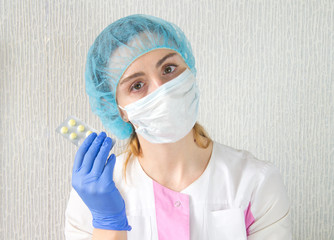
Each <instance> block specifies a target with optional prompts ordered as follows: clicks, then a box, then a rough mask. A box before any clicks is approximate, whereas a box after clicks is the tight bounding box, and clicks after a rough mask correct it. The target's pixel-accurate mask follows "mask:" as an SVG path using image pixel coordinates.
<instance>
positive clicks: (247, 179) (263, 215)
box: [65, 142, 292, 240]
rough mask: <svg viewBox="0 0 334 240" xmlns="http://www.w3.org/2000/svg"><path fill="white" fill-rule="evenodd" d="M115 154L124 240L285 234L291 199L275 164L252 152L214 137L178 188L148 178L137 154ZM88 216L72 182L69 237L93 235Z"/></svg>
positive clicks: (278, 238) (254, 239)
mask: <svg viewBox="0 0 334 240" xmlns="http://www.w3.org/2000/svg"><path fill="white" fill-rule="evenodd" d="M124 161H125V158H124V155H121V156H119V157H117V161H116V164H115V168H114V181H115V184H116V186H117V188H118V190H119V191H120V193H121V194H122V196H123V198H124V201H125V205H126V213H127V217H128V221H129V224H130V225H131V227H132V230H131V231H128V233H127V239H128V240H137V239H138V240H139V239H140V240H146V239H154V240H171V239H173V240H181V239H182V240H206V239H210V240H218V239H221V240H242V239H251V240H262V239H263V240H264V239H273V240H283V239H284V240H288V239H292V234H291V219H290V204H289V200H288V197H287V193H286V189H285V186H284V184H283V180H282V177H281V175H280V173H279V170H278V169H277V168H276V167H275V166H274V165H273V164H272V163H270V162H268V161H262V160H258V159H256V158H255V157H254V156H253V155H252V154H251V153H249V152H247V151H243V150H238V149H234V148H231V147H228V146H225V145H222V144H219V143H217V142H214V145H213V152H212V154H211V158H210V161H209V163H208V165H207V168H206V169H205V171H204V172H203V173H202V175H201V176H200V177H199V178H198V179H197V180H195V181H194V182H193V183H192V184H190V185H189V186H188V187H186V188H185V189H184V190H182V191H181V192H176V191H173V190H171V189H168V188H166V187H164V186H162V185H161V184H159V183H158V182H156V181H154V180H153V179H151V178H150V177H149V176H148V175H147V174H146V173H145V172H144V170H143V169H142V167H141V165H140V164H139V162H138V160H137V159H133V161H131V162H129V164H128V167H127V181H125V179H124V178H123V175H122V172H123V171H122V170H123V164H124ZM92 232H93V226H92V216H91V213H90V211H89V209H88V208H87V206H86V205H85V204H84V202H83V201H82V200H81V198H80V196H79V195H78V194H77V193H76V192H75V190H74V189H73V188H72V190H71V193H70V198H69V201H68V205H67V208H66V212H65V236H66V239H68V240H75V239H87V240H88V239H91V238H92Z"/></svg>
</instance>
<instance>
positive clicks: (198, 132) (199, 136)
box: [123, 122, 212, 181]
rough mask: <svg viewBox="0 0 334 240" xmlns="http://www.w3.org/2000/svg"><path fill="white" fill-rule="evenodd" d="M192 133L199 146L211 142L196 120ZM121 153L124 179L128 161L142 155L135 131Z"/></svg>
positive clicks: (205, 145)
mask: <svg viewBox="0 0 334 240" xmlns="http://www.w3.org/2000/svg"><path fill="white" fill-rule="evenodd" d="M193 134H194V141H195V142H196V144H197V146H199V147H201V148H207V147H208V146H209V145H210V143H211V142H212V140H211V138H210V137H209V135H208V133H207V132H206V131H205V129H204V127H203V126H201V125H200V124H199V123H197V122H196V123H195V125H194V127H193ZM123 153H125V154H126V159H125V162H124V167H123V175H124V178H125V181H126V168H127V165H128V163H129V161H132V160H133V157H138V156H142V151H141V148H140V144H139V140H138V137H137V134H136V132H135V131H133V132H132V134H131V136H130V139H129V142H128V144H127V147H126V149H125V151H124V152H123Z"/></svg>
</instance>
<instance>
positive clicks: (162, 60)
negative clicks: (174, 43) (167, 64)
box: [155, 53, 177, 68]
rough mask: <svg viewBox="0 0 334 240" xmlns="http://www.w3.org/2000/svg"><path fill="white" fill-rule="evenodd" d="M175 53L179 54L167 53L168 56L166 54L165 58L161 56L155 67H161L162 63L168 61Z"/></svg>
mask: <svg viewBox="0 0 334 240" xmlns="http://www.w3.org/2000/svg"><path fill="white" fill-rule="evenodd" d="M175 54H177V53H169V54H167V55H166V56H164V57H163V58H161V59H160V60H159V61H158V62H157V64H156V65H155V67H156V68H158V67H160V66H161V64H162V63H163V62H164V61H166V59H167V58H170V57H173V56H174V55H175Z"/></svg>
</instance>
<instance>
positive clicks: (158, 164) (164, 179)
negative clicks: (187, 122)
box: [138, 131, 212, 191]
mask: <svg viewBox="0 0 334 240" xmlns="http://www.w3.org/2000/svg"><path fill="white" fill-rule="evenodd" d="M138 140H139V143H140V147H141V150H142V153H143V154H142V156H141V157H138V160H139V163H140V164H141V166H142V168H143V170H144V171H145V172H146V174H147V175H148V176H149V177H151V178H152V179H153V180H155V181H156V182H158V183H160V184H161V185H163V186H165V187H168V188H170V189H172V190H175V191H182V190H183V189H184V188H186V187H187V186H188V185H190V184H191V183H192V182H194V181H195V180H196V179H197V178H198V177H199V176H201V175H202V173H203V172H204V170H205V169H206V166H207V164H208V162H209V159H210V156H211V152H212V143H211V144H210V145H209V147H208V148H206V149H204V148H201V147H199V146H198V145H197V144H196V142H195V140H194V136H193V131H190V132H189V133H188V134H187V135H186V136H185V137H184V138H182V139H181V140H179V141H177V142H175V143H164V144H153V143H150V142H148V141H146V140H145V139H144V138H142V137H141V136H140V135H138Z"/></svg>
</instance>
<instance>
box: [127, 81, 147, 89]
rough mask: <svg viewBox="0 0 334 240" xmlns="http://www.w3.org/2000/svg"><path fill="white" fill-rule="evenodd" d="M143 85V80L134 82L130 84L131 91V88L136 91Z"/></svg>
mask: <svg viewBox="0 0 334 240" xmlns="http://www.w3.org/2000/svg"><path fill="white" fill-rule="evenodd" d="M143 85H144V83H143V82H136V83H135V84H133V85H132V86H131V89H130V90H131V91H132V90H135V91H138V90H140V89H141V88H142V87H143Z"/></svg>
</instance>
